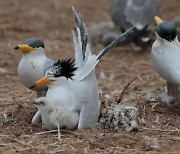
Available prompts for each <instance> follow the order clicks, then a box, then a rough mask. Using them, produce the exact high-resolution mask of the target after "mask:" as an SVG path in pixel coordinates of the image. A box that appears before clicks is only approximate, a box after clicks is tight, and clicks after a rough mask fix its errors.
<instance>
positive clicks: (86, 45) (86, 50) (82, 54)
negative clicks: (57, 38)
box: [72, 7, 92, 69]
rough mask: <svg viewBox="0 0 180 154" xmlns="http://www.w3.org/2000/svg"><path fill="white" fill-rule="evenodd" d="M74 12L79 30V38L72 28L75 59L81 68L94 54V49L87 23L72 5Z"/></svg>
mask: <svg viewBox="0 0 180 154" xmlns="http://www.w3.org/2000/svg"><path fill="white" fill-rule="evenodd" d="M72 12H73V15H74V19H75V23H76V28H77V32H78V38H76V36H75V33H74V31H73V30H72V35H73V43H74V50H75V59H76V65H77V67H78V68H79V69H81V68H82V67H83V66H84V64H85V62H86V61H87V59H88V57H89V56H90V55H92V51H91V46H90V41H89V37H88V33H87V29H86V25H85V23H84V21H83V18H82V16H81V14H80V13H77V12H76V10H75V9H74V8H73V7H72Z"/></svg>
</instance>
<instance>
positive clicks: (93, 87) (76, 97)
mask: <svg viewBox="0 0 180 154" xmlns="http://www.w3.org/2000/svg"><path fill="white" fill-rule="evenodd" d="M72 11H73V14H74V18H75V22H76V27H77V31H78V38H76V36H75V33H74V32H73V42H74V48H75V63H74V62H73V60H71V59H65V60H61V61H58V62H57V63H55V64H54V66H53V67H52V68H50V69H49V70H48V71H47V72H46V74H45V77H43V78H42V79H41V80H39V81H37V82H36V84H35V85H34V86H32V87H31V88H35V87H40V86H43V85H48V91H47V94H46V97H47V98H48V99H49V100H51V101H52V102H53V103H54V104H56V105H57V104H59V105H60V106H61V107H63V108H66V109H69V110H78V111H79V122H78V129H85V128H90V127H92V126H94V125H96V124H97V122H98V117H99V112H100V111H99V110H100V102H99V93H98V84H97V81H96V75H95V66H96V64H97V63H98V62H99V60H100V59H101V58H102V57H103V55H104V54H105V53H107V52H108V51H109V50H110V49H111V48H113V47H115V46H117V45H118V44H119V43H121V42H123V41H124V40H125V39H126V38H127V37H128V36H129V35H130V34H132V33H133V30H134V29H135V27H132V28H130V29H129V30H128V31H127V32H125V33H124V34H122V35H121V36H120V37H119V38H117V39H116V40H115V41H113V42H112V43H111V44H109V45H108V46H107V47H106V48H104V49H103V50H102V51H101V52H100V53H99V54H98V55H95V54H92V50H91V46H90V42H89V38H88V34H87V29H86V26H85V23H84V22H83V19H82V16H81V15H80V14H79V13H77V12H76V11H75V9H74V8H72Z"/></svg>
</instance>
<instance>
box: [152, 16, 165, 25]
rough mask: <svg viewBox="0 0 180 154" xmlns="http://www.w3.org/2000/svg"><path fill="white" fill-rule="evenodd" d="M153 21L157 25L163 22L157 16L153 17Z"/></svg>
mask: <svg viewBox="0 0 180 154" xmlns="http://www.w3.org/2000/svg"><path fill="white" fill-rule="evenodd" d="M154 20H155V22H156V24H157V25H159V24H160V23H162V22H163V20H162V19H161V18H160V17H158V16H155V17H154Z"/></svg>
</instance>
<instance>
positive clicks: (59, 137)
mask: <svg viewBox="0 0 180 154" xmlns="http://www.w3.org/2000/svg"><path fill="white" fill-rule="evenodd" d="M58 140H61V132H60V125H59V123H58Z"/></svg>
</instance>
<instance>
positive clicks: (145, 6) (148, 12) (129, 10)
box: [124, 0, 160, 30]
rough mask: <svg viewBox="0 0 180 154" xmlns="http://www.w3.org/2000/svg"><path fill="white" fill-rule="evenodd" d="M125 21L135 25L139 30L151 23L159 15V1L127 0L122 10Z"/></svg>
mask: <svg viewBox="0 0 180 154" xmlns="http://www.w3.org/2000/svg"><path fill="white" fill-rule="evenodd" d="M124 11H125V12H124V13H125V16H126V20H127V21H128V22H130V23H131V24H132V25H136V27H137V28H138V29H139V30H142V29H144V27H145V26H147V25H150V24H152V23H153V20H154V16H156V15H159V12H160V1H159V0H128V2H127V5H126V9H125V10H124Z"/></svg>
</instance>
